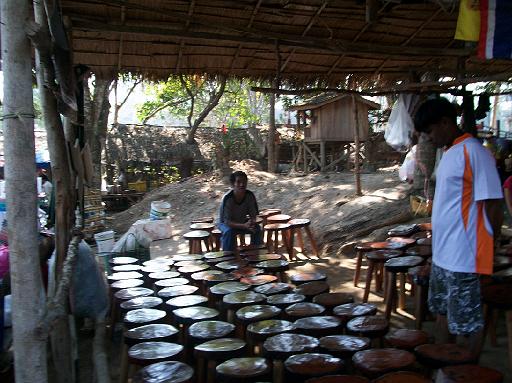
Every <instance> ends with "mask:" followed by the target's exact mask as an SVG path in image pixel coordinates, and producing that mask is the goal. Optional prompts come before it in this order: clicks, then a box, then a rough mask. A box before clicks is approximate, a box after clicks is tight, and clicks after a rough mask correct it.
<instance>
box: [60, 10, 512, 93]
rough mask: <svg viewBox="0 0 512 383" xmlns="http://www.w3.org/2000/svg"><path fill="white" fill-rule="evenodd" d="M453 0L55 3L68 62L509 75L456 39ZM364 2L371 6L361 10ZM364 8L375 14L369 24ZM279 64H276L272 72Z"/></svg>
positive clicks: (160, 68)
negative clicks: (68, 43)
mask: <svg viewBox="0 0 512 383" xmlns="http://www.w3.org/2000/svg"><path fill="white" fill-rule="evenodd" d="M458 3H459V1H456V0H442V1H441V0H387V1H383V0H373V1H366V2H365V1H361V0H359V1H357V0H336V1H332V0H330V1H329V0H229V1H228V0H190V1H184V0H152V1H144V0H80V1H78V0H61V9H62V14H63V16H64V17H65V20H67V21H69V25H70V26H71V39H72V45H73V51H74V61H75V63H77V64H84V65H87V66H89V67H91V68H92V69H93V70H94V71H95V72H96V73H98V74H101V73H102V72H109V73H110V72H115V71H126V72H135V73H142V74H145V75H146V76H148V77H150V78H153V79H165V78H167V77H168V76H169V75H170V74H202V73H208V74H212V75H228V76H234V77H246V78H253V79H259V80H262V79H273V78H274V77H275V76H276V75H277V73H279V78H280V79H281V81H282V83H286V84H288V85H290V86H305V85H312V84H322V85H324V86H339V85H345V86H348V87H350V86H352V85H353V84H354V83H355V82H354V81H356V82H357V83H358V84H361V83H360V81H365V80H366V81H377V82H378V81H380V83H381V84H382V83H383V82H385V81H389V80H391V81H396V80H397V79H401V80H404V79H405V80H406V79H409V78H411V77H413V76H414V75H418V74H423V73H426V72H430V73H433V74H436V75H438V76H455V75H456V74H459V75H460V74H463V75H465V76H467V77H492V78H490V79H506V78H508V77H510V76H511V74H512V64H511V62H510V61H507V60H480V59H478V58H477V57H476V48H475V47H470V48H468V47H467V46H466V45H465V44H463V42H461V41H455V40H454V39H453V38H454V34H455V28H456V22H457V15H458ZM366 4H372V5H371V6H370V5H369V6H370V8H369V9H368V10H367V8H366V7H367V6H366ZM367 11H370V13H371V12H373V13H374V14H375V20H374V21H372V22H367V21H366V13H367ZM278 69H279V70H278Z"/></svg>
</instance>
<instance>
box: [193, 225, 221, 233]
mask: <svg viewBox="0 0 512 383" xmlns="http://www.w3.org/2000/svg"><path fill="white" fill-rule="evenodd" d="M189 229H190V230H204V231H207V232H209V233H210V232H211V231H212V230H213V229H215V225H214V224H213V222H194V223H192V224H190V226H189Z"/></svg>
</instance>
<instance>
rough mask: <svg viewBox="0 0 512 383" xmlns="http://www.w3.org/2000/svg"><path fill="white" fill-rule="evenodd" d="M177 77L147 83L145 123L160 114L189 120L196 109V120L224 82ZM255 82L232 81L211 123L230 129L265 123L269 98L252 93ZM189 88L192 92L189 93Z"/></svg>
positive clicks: (142, 112) (140, 114) (139, 113)
mask: <svg viewBox="0 0 512 383" xmlns="http://www.w3.org/2000/svg"><path fill="white" fill-rule="evenodd" d="M182 79H183V81H182V80H181V79H180V78H179V77H176V76H173V77H169V79H168V80H167V81H166V82H158V83H147V84H146V85H145V93H146V97H147V101H145V102H144V103H143V104H141V105H139V106H138V108H137V117H138V118H139V119H140V120H141V121H145V120H146V119H148V117H151V116H153V115H155V113H158V112H159V111H164V110H165V111H166V112H168V113H169V114H170V115H172V116H174V117H176V118H180V119H186V118H188V116H189V114H190V111H191V108H192V97H191V96H193V101H194V105H193V107H194V109H193V113H192V116H191V117H192V118H191V119H192V121H194V120H195V119H196V118H197V117H198V116H199V114H200V113H201V112H202V111H203V110H204V108H205V107H206V105H207V104H208V102H209V100H210V97H211V95H212V94H214V93H215V92H216V91H218V88H219V84H220V82H219V81H217V80H216V79H215V78H210V77H201V76H183V77H182ZM251 85H252V84H251V83H249V82H248V81H246V80H234V79H232V80H228V81H227V83H226V88H225V91H224V94H223V95H222V97H221V99H220V101H219V104H218V105H217V106H216V107H215V108H214V109H213V110H212V111H211V113H210V115H209V116H208V120H207V124H208V125H211V126H220V125H222V124H223V123H224V124H226V125H227V126H228V127H240V126H246V125H249V124H259V123H262V122H263V116H265V117H266V115H267V114H268V113H266V112H267V111H268V96H265V95H262V94H258V93H254V92H250V87H251ZM187 88H188V91H187Z"/></svg>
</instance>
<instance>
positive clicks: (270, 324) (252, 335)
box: [245, 319, 295, 355]
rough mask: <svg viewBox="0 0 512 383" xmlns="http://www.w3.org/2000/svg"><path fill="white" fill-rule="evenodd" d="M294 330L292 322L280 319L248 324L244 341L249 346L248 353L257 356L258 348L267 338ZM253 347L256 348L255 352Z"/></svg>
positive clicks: (259, 348) (259, 349)
mask: <svg viewBox="0 0 512 383" xmlns="http://www.w3.org/2000/svg"><path fill="white" fill-rule="evenodd" d="M294 330H295V325H294V324H293V323H292V322H289V321H286V320H280V319H266V320H262V321H259V322H254V323H250V324H249V325H248V326H247V330H246V335H245V337H246V340H247V343H248V344H249V353H250V354H251V355H252V354H257V353H258V352H259V351H261V347H260V346H259V345H260V344H261V343H262V342H264V341H265V340H266V339H267V338H269V337H271V336H274V335H278V334H281V333H285V332H290V331H294ZM255 346H258V347H257V349H256V351H255Z"/></svg>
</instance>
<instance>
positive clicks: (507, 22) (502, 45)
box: [478, 0, 512, 59]
mask: <svg viewBox="0 0 512 383" xmlns="http://www.w3.org/2000/svg"><path fill="white" fill-rule="evenodd" d="M480 17H481V19H480V20H481V21H480V42H479V44H478V57H480V58H484V59H512V1H511V0H480Z"/></svg>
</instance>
